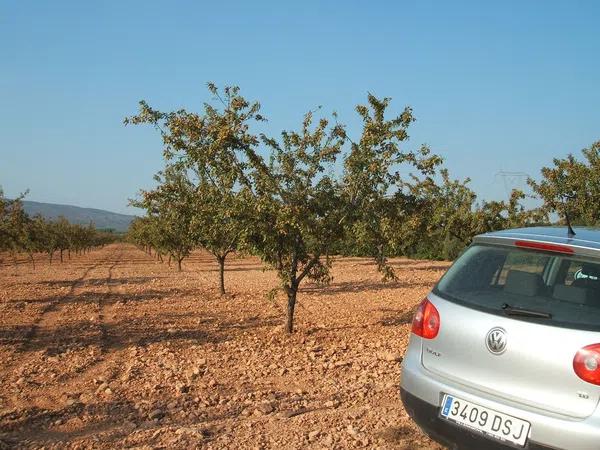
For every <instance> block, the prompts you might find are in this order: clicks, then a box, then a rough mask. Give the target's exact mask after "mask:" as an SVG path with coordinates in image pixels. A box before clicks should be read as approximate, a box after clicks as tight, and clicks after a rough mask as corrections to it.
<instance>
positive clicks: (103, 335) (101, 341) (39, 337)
mask: <svg viewBox="0 0 600 450" xmlns="http://www.w3.org/2000/svg"><path fill="white" fill-rule="evenodd" d="M188 318H189V314H185V313H182V314H169V315H165V314H161V315H159V316H152V317H149V318H146V317H136V318H126V319H122V320H120V321H118V322H111V323H108V324H101V323H98V322H91V321H89V320H87V321H86V320H81V321H77V322H72V323H68V324H62V325H58V326H56V327H48V328H45V327H44V328H43V327H38V328H35V330H34V332H31V327H29V326H3V327H0V345H3V346H11V347H13V348H16V349H20V350H17V352H18V353H23V352H36V351H40V350H42V351H44V352H45V353H46V354H47V355H56V354H61V353H64V352H66V351H67V350H79V349H84V348H88V347H92V346H94V347H100V348H103V349H105V350H112V349H117V350H119V349H123V348H127V347H130V346H133V345H137V346H148V345H150V344H153V343H159V342H174V341H193V342H195V343H218V342H221V341H222V340H223V339H224V338H225V337H226V336H224V335H223V334H222V333H217V332H215V331H214V330H212V331H209V330H208V329H207V328H208V327H207V325H206V324H205V325H204V326H200V325H197V324H187V325H186V324H185V321H186V319H188ZM172 324H178V325H172ZM182 324H183V325H182Z"/></svg>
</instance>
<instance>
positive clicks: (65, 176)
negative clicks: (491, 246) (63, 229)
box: [0, 0, 600, 212]
mask: <svg viewBox="0 0 600 450" xmlns="http://www.w3.org/2000/svg"><path fill="white" fill-rule="evenodd" d="M599 20H600V2H594V1H589V2H579V1H563V2H553V1H527V2H523V1H503V2H480V1H473V2H446V1H436V2H431V1H416V0H413V1H388V2H385V1H371V2H358V1H346V2H325V1H323V2H316V1H315V2H313V1H307V0H303V1H301V2H294V3H292V2H281V1H269V2H267V1H265V2H260V1H254V2H248V1H246V2H243V1H240V2H235V1H227V2H201V1H193V2H192V1H190V2H184V1H170V2H153V1H148V0H146V1H126V2H124V1H102V2H82V1H53V2H33V1H4V0H0V131H1V132H0V185H2V187H3V188H4V190H5V192H6V194H8V195H11V196H12V195H15V194H17V193H18V192H21V191H23V190H25V189H27V188H29V189H30V194H29V199H31V200H37V201H47V202H55V203H68V204H74V205H80V206H90V207H97V208H103V209H109V210H113V211H116V212H132V209H130V208H128V207H127V199H128V198H131V197H133V196H134V195H135V193H136V192H137V191H138V190H139V189H140V188H147V187H149V186H151V184H152V175H153V174H154V173H155V172H156V171H157V170H159V169H160V168H161V167H162V155H161V142H160V137H159V136H158V135H157V134H156V133H155V132H154V131H153V130H151V129H150V128H140V127H124V126H123V124H122V121H123V118H124V117H125V116H126V115H130V114H133V113H135V111H136V108H137V102H138V101H139V100H140V99H145V100H147V101H148V102H149V103H150V104H151V105H152V106H155V107H158V108H161V109H164V110H172V109H177V108H181V107H185V108H188V109H193V110H199V109H200V107H201V103H202V102H203V101H205V100H208V99H209V98H210V97H209V96H208V94H207V91H206V88H205V83H206V82H207V81H214V82H215V83H217V84H219V85H224V84H237V85H239V86H240V87H241V88H242V93H243V95H245V96H246V97H247V98H249V99H256V100H259V101H260V102H261V104H262V106H263V113H264V114H265V115H266V116H267V117H268V118H269V123H268V125H267V126H268V129H269V131H271V132H272V133H277V132H278V131H280V130H281V129H287V128H295V127H297V126H298V125H299V124H300V121H301V118H302V115H303V113H304V112H306V111H307V110H309V109H314V108H315V107H316V106H317V105H323V108H324V111H333V110H336V111H337V112H338V114H339V115H340V120H341V121H342V122H345V123H347V124H348V127H349V130H350V132H354V133H357V132H358V121H357V118H356V114H355V113H354V111H353V108H354V106H355V105H356V104H357V103H361V102H364V101H365V98H366V93H367V92H372V93H374V94H376V95H378V96H388V97H392V99H393V102H392V107H393V108H392V109H393V110H394V111H398V112H399V111H400V110H401V109H402V108H403V107H404V106H405V105H410V106H412V107H413V109H414V113H415V115H416V117H417V122H416V123H415V124H414V126H413V127H412V129H411V132H410V134H411V140H410V143H409V145H410V146H414V147H415V148H416V147H418V146H420V145H421V144H422V143H426V144H428V145H429V146H430V147H431V148H432V150H433V151H434V152H437V153H439V154H441V155H442V156H444V158H445V159H446V166H447V167H448V168H449V169H450V171H451V173H452V174H453V176H455V177H459V178H463V177H467V176H469V177H471V179H472V184H471V185H472V187H473V188H474V189H475V190H476V192H477V193H478V194H479V195H480V197H481V198H485V199H501V198H505V197H506V196H507V191H506V188H507V187H511V186H515V185H516V186H518V185H519V179H518V177H517V178H515V179H510V178H508V179H507V180H505V179H504V178H503V177H502V176H499V175H497V174H498V173H499V172H501V171H505V172H523V173H527V174H530V175H532V176H537V175H538V173H539V169H540V167H542V166H543V165H547V164H550V163H551V160H552V158H553V157H562V156H565V155H566V154H567V153H569V152H575V153H578V152H579V150H580V149H581V148H583V147H586V146H588V145H590V144H591V143H592V142H593V141H595V140H598V139H600V126H599V125H600V89H599V82H600V57H599V55H600V35H599V33H598V21H599ZM505 181H507V182H506V183H505Z"/></svg>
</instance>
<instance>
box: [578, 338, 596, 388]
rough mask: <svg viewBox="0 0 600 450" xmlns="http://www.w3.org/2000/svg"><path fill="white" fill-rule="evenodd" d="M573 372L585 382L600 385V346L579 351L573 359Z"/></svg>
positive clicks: (589, 346) (593, 345)
mask: <svg viewBox="0 0 600 450" xmlns="http://www.w3.org/2000/svg"><path fill="white" fill-rule="evenodd" d="M573 370H575V373H576V374H577V376H578V377H579V378H581V379H582V380H583V381H587V382H588V383H592V384H598V385H600V344H592V345H588V346H586V347H583V348H582V349H581V350H579V351H578V352H577V354H576V355H575V358H573Z"/></svg>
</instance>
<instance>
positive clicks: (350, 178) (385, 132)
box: [344, 94, 442, 280]
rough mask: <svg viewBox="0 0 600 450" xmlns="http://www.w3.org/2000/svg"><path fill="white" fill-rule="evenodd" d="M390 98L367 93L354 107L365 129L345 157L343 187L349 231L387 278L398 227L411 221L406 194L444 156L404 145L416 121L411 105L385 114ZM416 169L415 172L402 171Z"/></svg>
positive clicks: (429, 174)
mask: <svg viewBox="0 0 600 450" xmlns="http://www.w3.org/2000/svg"><path fill="white" fill-rule="evenodd" d="M389 103H390V99H389V98H384V99H378V98H377V97H375V96H373V95H371V94H369V96H368V104H367V105H359V106H357V107H356V111H357V112H358V114H359V116H360V117H361V119H362V133H361V135H360V138H359V139H358V140H357V141H352V140H351V139H350V138H349V137H348V139H349V140H350V142H351V148H350V152H349V154H348V156H347V157H346V159H345V161H344V169H345V171H344V188H345V194H346V202H347V204H348V207H349V212H350V214H351V216H352V217H351V218H350V219H349V222H350V223H351V229H350V233H351V236H352V239H353V241H354V242H356V243H357V245H359V246H361V247H362V248H363V250H364V251H365V252H366V253H367V254H370V255H371V256H372V257H373V258H374V259H375V262H376V263H377V267H378V269H379V270H380V272H382V273H383V278H384V280H388V279H395V274H394V271H393V270H392V268H391V267H390V266H389V265H388V264H387V255H388V254H389V252H390V250H392V252H394V249H393V248H390V247H391V243H393V242H397V236H398V233H399V227H400V226H402V224H403V223H404V222H405V221H406V220H407V217H408V215H409V212H410V209H409V208H408V207H409V206H410V202H409V200H410V199H409V198H408V196H407V195H408V194H409V192H408V191H410V187H411V186H414V185H415V184H420V183H428V182H430V180H431V177H432V176H433V175H434V174H435V172H436V168H437V167H438V166H439V165H440V164H441V162H442V159H441V158H440V157H439V156H437V155H431V154H430V150H429V148H427V147H426V146H422V147H421V148H420V149H418V150H416V151H407V150H405V149H404V148H403V146H404V143H405V141H407V140H408V128H409V126H410V124H411V123H412V122H413V121H414V120H415V119H414V117H413V114H412V110H411V109H410V108H405V109H404V110H403V111H402V113H401V114H399V115H398V116H396V117H393V118H391V119H388V118H386V112H387V109H388V106H389ZM403 171H412V172H414V173H412V174H411V176H405V177H403V176H402V172H403Z"/></svg>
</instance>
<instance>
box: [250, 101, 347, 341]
mask: <svg viewBox="0 0 600 450" xmlns="http://www.w3.org/2000/svg"><path fill="white" fill-rule="evenodd" d="M313 122H314V118H313V114H312V113H308V114H306V116H305V117H304V121H303V123H302V127H301V129H300V130H299V131H284V132H283V133H282V134H281V140H280V141H278V140H276V139H273V138H269V137H266V136H263V142H264V143H265V145H266V146H267V149H269V150H270V158H269V162H268V164H267V165H265V164H263V163H260V164H259V165H257V166H256V167H253V169H254V170H253V171H252V180H253V183H254V184H253V186H254V192H255V198H254V211H255V214H256V220H255V221H254V226H253V228H252V232H251V233H250V235H249V243H250V245H251V248H252V251H253V252H254V253H255V254H257V255H258V256H260V258H261V259H262V260H263V261H264V262H265V263H267V264H268V265H269V266H271V267H273V268H274V269H275V270H276V271H277V274H278V276H279V278H280V280H281V283H282V286H283V289H284V290H285V292H286V294H287V297H288V306H287V311H288V317H287V322H286V329H287V331H288V332H292V330H293V315H294V309H295V304H296V295H297V292H298V288H299V286H300V283H301V282H302V280H303V279H304V278H305V277H307V278H309V279H312V280H314V281H317V282H328V281H329V277H330V275H329V269H330V267H331V259H330V257H329V255H330V252H331V249H332V248H333V246H334V245H335V243H336V242H337V241H338V240H340V239H341V237H342V236H343V232H344V229H343V226H344V225H343V219H344V215H345V214H346V208H345V207H344V203H343V200H342V195H341V194H342V189H341V185H340V182H339V180H337V179H335V178H334V176H333V175H331V173H332V172H333V168H334V165H335V162H336V159H337V156H338V155H339V153H340V150H341V148H342V145H343V142H344V140H343V136H344V131H343V128H342V127H341V126H339V125H333V126H330V125H329V121H328V120H326V119H320V120H319V121H317V123H316V124H314V123H313Z"/></svg>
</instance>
